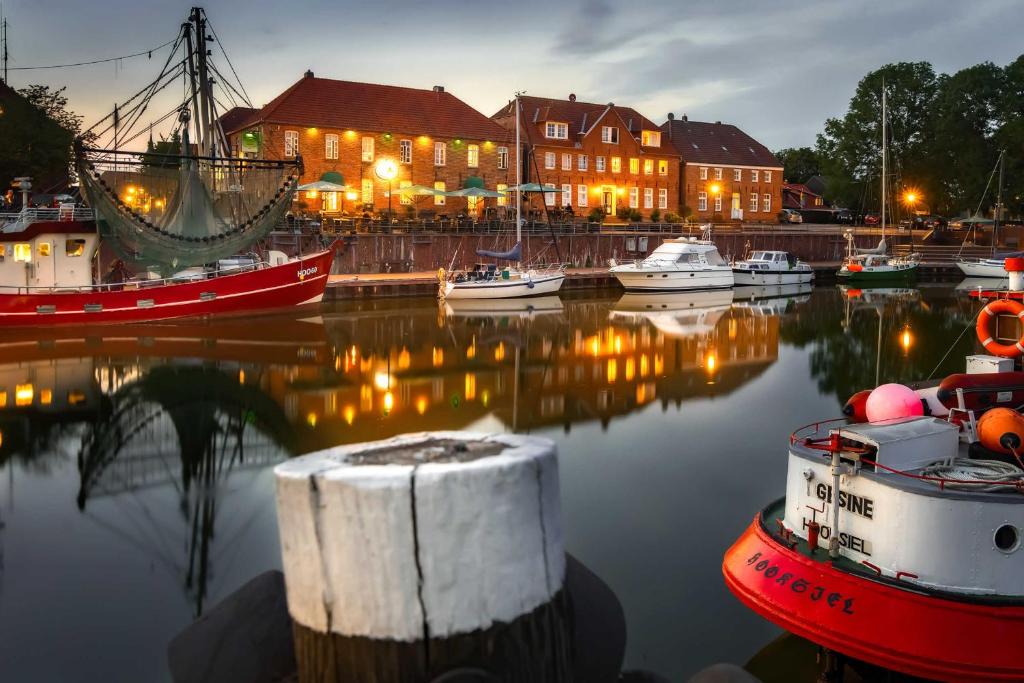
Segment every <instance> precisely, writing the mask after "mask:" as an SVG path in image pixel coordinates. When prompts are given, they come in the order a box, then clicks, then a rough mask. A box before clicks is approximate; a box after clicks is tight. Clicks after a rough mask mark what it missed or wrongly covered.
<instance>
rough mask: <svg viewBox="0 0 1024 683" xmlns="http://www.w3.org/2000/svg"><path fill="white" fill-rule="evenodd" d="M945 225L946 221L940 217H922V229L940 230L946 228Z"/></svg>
mask: <svg viewBox="0 0 1024 683" xmlns="http://www.w3.org/2000/svg"><path fill="white" fill-rule="evenodd" d="M947 223H948V221H947V220H946V219H945V218H943V217H942V216H935V215H932V216H925V217H924V227H926V228H927V229H929V230H942V229H943V228H945V227H946V224H947Z"/></svg>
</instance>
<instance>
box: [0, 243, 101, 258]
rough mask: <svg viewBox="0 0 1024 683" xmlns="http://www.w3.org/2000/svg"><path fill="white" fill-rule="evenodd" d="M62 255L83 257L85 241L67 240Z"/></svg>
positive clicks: (0, 256)
mask: <svg viewBox="0 0 1024 683" xmlns="http://www.w3.org/2000/svg"><path fill="white" fill-rule="evenodd" d="M64 255H65V256H70V257H73V256H83V255H85V240H68V241H67V242H65V243H64ZM0 261H3V256H2V255H0Z"/></svg>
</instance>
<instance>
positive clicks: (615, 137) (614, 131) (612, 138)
mask: <svg viewBox="0 0 1024 683" xmlns="http://www.w3.org/2000/svg"><path fill="white" fill-rule="evenodd" d="M601 142H604V143H607V144H609V145H617V144H619V127H618V126H601Z"/></svg>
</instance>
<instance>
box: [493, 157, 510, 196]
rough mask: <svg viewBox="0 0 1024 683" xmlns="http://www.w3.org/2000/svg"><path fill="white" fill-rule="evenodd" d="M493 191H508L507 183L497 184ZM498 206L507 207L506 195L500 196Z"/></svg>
mask: <svg viewBox="0 0 1024 683" xmlns="http://www.w3.org/2000/svg"><path fill="white" fill-rule="evenodd" d="M502 149H504V148H502ZM506 153H507V152H506ZM495 189H497V190H498V192H506V191H507V190H508V184H507V183H498V186H497V188H495ZM498 206H508V196H507V195H502V196H500V197H498Z"/></svg>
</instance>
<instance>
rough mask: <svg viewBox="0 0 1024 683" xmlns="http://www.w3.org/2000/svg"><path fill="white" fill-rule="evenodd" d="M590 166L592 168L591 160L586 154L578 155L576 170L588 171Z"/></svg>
mask: <svg viewBox="0 0 1024 683" xmlns="http://www.w3.org/2000/svg"><path fill="white" fill-rule="evenodd" d="M588 166H590V160H589V159H588V158H587V155H586V154H577V155H576V170H577V171H586V170H587V167H588Z"/></svg>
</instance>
